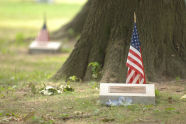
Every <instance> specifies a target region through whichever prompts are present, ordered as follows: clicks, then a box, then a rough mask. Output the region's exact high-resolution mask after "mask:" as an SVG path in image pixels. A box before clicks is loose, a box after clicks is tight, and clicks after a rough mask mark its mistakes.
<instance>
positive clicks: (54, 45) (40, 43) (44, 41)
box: [29, 19, 61, 54]
mask: <svg viewBox="0 0 186 124" xmlns="http://www.w3.org/2000/svg"><path fill="white" fill-rule="evenodd" d="M60 49H61V42H53V41H52V42H51V41H50V37H49V32H48V30H47V25H46V19H44V24H43V27H42V29H41V30H40V32H39V33H38V36H37V37H36V39H35V41H33V42H32V43H31V44H30V46H29V53H30V54H35V53H59V52H60Z"/></svg>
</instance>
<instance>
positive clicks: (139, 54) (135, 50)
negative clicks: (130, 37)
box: [130, 46, 141, 57]
mask: <svg viewBox="0 0 186 124" xmlns="http://www.w3.org/2000/svg"><path fill="white" fill-rule="evenodd" d="M130 49H131V50H132V51H134V52H135V53H136V54H137V55H138V56H140V57H141V53H140V52H139V51H138V50H137V49H135V48H134V47H133V46H130Z"/></svg>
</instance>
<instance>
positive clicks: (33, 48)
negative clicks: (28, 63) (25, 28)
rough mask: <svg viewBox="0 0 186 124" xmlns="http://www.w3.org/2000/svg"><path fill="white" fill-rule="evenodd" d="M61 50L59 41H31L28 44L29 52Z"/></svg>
mask: <svg viewBox="0 0 186 124" xmlns="http://www.w3.org/2000/svg"><path fill="white" fill-rule="evenodd" d="M60 50H61V42H51V41H49V42H43V43H42V42H41V41H33V42H32V43H31V44H30V46H29V53H30V54H39V53H59V52H60Z"/></svg>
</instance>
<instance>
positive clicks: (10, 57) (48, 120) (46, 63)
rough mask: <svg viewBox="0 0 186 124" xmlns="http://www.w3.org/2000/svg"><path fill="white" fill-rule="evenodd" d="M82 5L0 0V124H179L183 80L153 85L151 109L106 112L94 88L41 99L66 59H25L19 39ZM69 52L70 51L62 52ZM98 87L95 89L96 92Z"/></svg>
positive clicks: (185, 107) (70, 0) (184, 113)
mask: <svg viewBox="0 0 186 124" xmlns="http://www.w3.org/2000/svg"><path fill="white" fill-rule="evenodd" d="M83 3H84V0H80V1H79V2H77V0H76V1H75V0H61V1H60V0H56V3H54V4H37V3H35V2H33V1H31V0H1V1H0V124H1V123H3V124H4V123H7V124H9V123H11V124H16V123H23V124H25V123H29V124H53V123H57V124H58V123H59V124H61V123H67V124H72V123H76V124H89V123H90V124H100V123H105V124H185V123H186V118H185V117H186V101H184V100H180V97H181V96H182V95H183V94H186V85H185V84H186V81H184V80H181V79H179V78H177V79H175V81H171V82H160V83H155V84H156V89H158V92H157V94H158V96H157V97H156V105H130V106H120V107H106V106H102V105H100V104H99V100H98V98H99V88H98V87H99V83H97V82H87V83H83V82H79V83H77V82H76V83H75V82H73V83H71V86H72V87H73V88H74V89H75V91H74V92H65V93H62V94H59V95H53V96H43V95H41V94H40V93H39V89H40V88H42V87H44V85H52V86H59V85H61V84H64V82H63V81H59V82H53V81H51V80H49V79H50V78H51V77H52V75H54V74H55V72H56V71H57V70H58V69H59V68H60V67H61V65H62V64H63V63H64V61H65V60H66V59H67V57H68V56H69V52H65V53H62V54H57V55H50V54H49V55H29V54H28V53H27V50H28V45H29V42H24V39H25V38H28V37H33V36H36V34H37V32H38V31H39V29H40V28H41V26H42V23H43V13H44V12H46V13H47V18H48V27H49V29H50V31H53V30H56V29H57V28H58V27H59V26H60V25H63V24H64V23H66V22H68V21H69V20H70V19H72V17H73V16H74V15H75V14H76V13H77V11H78V10H80V8H81V6H82V5H83ZM67 51H70V50H67ZM97 86H98V87H97Z"/></svg>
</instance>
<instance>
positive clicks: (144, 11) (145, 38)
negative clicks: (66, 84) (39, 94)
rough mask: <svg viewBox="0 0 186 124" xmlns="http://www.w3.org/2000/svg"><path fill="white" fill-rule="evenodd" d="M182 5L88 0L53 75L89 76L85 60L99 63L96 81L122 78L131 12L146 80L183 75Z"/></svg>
mask: <svg viewBox="0 0 186 124" xmlns="http://www.w3.org/2000/svg"><path fill="white" fill-rule="evenodd" d="M85 7H86V6H85ZM85 7H84V8H85ZM185 10H186V6H185V3H184V0H107V1H105V0H92V1H91V3H90V5H89V7H88V11H86V12H87V13H88V14H87V16H85V18H84V19H83V20H84V21H82V22H83V23H82V26H81V27H83V28H82V29H81V36H80V38H79V40H78V41H77V43H76V45H75V47H74V50H73V51H72V53H71V54H70V56H69V58H68V59H67V60H66V62H65V63H64V64H63V66H62V67H61V68H60V69H59V70H58V72H57V73H56V74H55V76H54V78H55V79H57V80H58V79H62V78H67V77H69V76H72V75H76V76H77V77H79V78H81V79H83V80H90V79H91V76H92V72H91V68H90V67H88V64H89V63H91V62H98V63H100V65H101V76H100V80H101V81H103V82H125V80H126V79H125V78H126V72H127V67H126V66H125V65H126V64H125V63H126V59H127V54H128V50H129V45H130V39H131V35H132V29H133V13H134V11H135V12H136V14H137V27H138V32H139V37H140V41H141V47H142V56H143V61H144V67H145V72H146V76H147V79H148V80H150V81H155V80H160V79H164V78H169V77H171V78H175V77H178V76H179V77H181V78H186V11H185ZM78 15H79V14H78ZM78 15H77V16H76V17H75V19H74V20H73V21H72V22H71V23H69V24H67V25H66V26H65V27H68V25H70V24H76V23H73V22H74V21H75V20H76V18H77V17H78ZM78 18H79V17H78ZM80 19H82V18H80ZM77 26H78V23H77ZM65 27H63V29H65Z"/></svg>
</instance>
